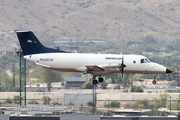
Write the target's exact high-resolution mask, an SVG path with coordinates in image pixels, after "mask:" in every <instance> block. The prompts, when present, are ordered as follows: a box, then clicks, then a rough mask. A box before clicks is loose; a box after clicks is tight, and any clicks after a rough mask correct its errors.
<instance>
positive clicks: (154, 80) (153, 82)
mask: <svg viewBox="0 0 180 120" xmlns="http://www.w3.org/2000/svg"><path fill="white" fill-rule="evenodd" d="M156 77H157V75H154V79H153V81H152V84H156Z"/></svg>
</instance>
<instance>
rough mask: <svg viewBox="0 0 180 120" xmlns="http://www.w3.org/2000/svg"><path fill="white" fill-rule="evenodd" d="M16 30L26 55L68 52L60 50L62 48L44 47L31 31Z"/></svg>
mask: <svg viewBox="0 0 180 120" xmlns="http://www.w3.org/2000/svg"><path fill="white" fill-rule="evenodd" d="M14 32H15V33H16V34H17V36H18V39H19V42H20V45H21V48H22V52H23V54H24V55H32V54H39V53H57V52H66V51H60V50H56V49H52V48H47V47H44V46H43V45H42V44H41V43H40V42H39V40H38V39H37V38H36V36H35V35H34V34H33V32H31V31H27V30H14Z"/></svg>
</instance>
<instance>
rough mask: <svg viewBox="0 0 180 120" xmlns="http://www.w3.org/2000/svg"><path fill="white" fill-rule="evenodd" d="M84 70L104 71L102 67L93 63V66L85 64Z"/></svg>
mask: <svg viewBox="0 0 180 120" xmlns="http://www.w3.org/2000/svg"><path fill="white" fill-rule="evenodd" d="M86 71H96V72H102V71H104V69H103V68H101V67H99V66H97V65H94V66H86Z"/></svg>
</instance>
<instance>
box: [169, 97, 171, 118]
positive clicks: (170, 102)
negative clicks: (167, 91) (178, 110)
mask: <svg viewBox="0 0 180 120" xmlns="http://www.w3.org/2000/svg"><path fill="white" fill-rule="evenodd" d="M169 98H170V114H171V97H169Z"/></svg>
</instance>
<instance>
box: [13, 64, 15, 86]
mask: <svg viewBox="0 0 180 120" xmlns="http://www.w3.org/2000/svg"><path fill="white" fill-rule="evenodd" d="M12 75H13V87H15V68H14V63H12Z"/></svg>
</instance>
